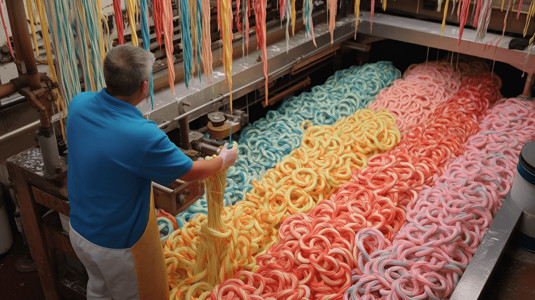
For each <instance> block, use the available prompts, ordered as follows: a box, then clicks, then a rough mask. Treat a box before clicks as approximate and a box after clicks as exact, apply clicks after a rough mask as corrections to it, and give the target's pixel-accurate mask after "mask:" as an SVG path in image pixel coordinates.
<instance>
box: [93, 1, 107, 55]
mask: <svg viewBox="0 0 535 300" xmlns="http://www.w3.org/2000/svg"><path fill="white" fill-rule="evenodd" d="M92 7H93V8H95V7H94V6H92ZM95 9H96V10H97V15H98V19H99V26H98V40H99V43H98V44H99V47H100V65H102V64H104V58H105V57H106V50H105V48H104V39H103V36H104V35H103V34H102V26H100V24H101V23H100V22H102V20H103V16H102V6H100V0H97V7H96V8H95ZM93 15H94V14H93ZM104 20H105V19H104ZM105 23H106V22H105ZM106 26H108V24H106Z"/></svg>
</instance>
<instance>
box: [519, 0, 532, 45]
mask: <svg viewBox="0 0 535 300" xmlns="http://www.w3.org/2000/svg"><path fill="white" fill-rule="evenodd" d="M534 14H535V1H533V0H532V1H531V4H530V5H529V9H528V14H527V15H526V25H525V26H524V32H523V34H522V37H526V34H527V33H528V27H529V22H530V21H531V18H532V17H533V15H534Z"/></svg>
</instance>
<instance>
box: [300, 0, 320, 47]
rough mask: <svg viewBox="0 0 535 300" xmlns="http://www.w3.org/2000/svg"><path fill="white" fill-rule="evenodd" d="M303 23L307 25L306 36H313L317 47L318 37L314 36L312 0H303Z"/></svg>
mask: <svg viewBox="0 0 535 300" xmlns="http://www.w3.org/2000/svg"><path fill="white" fill-rule="evenodd" d="M303 5H304V9H303V22H304V23H305V32H306V35H309V36H310V35H311V36H312V42H313V43H314V46H316V47H317V46H318V45H316V37H315V36H314V24H313V22H312V10H313V9H314V5H313V3H312V0H303Z"/></svg>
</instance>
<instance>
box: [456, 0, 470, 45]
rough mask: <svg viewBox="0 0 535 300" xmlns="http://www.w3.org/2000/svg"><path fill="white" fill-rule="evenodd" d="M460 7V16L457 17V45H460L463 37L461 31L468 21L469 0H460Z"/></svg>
mask: <svg viewBox="0 0 535 300" xmlns="http://www.w3.org/2000/svg"><path fill="white" fill-rule="evenodd" d="M461 1H462V2H461V4H462V7H461V5H459V8H461V15H460V17H459V20H460V22H459V40H458V41H457V44H459V45H460V44H461V39H462V37H463V31H464V26H465V25H466V21H467V20H468V12H469V10H470V0H461Z"/></svg>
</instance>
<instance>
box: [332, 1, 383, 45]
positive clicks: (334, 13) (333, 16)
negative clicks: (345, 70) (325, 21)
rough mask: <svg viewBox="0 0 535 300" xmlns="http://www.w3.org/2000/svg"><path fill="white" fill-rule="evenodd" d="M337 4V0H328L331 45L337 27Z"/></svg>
mask: <svg viewBox="0 0 535 300" xmlns="http://www.w3.org/2000/svg"><path fill="white" fill-rule="evenodd" d="M385 1H386V0H385ZM336 4H337V1H336V0H327V7H328V10H329V32H330V33H331V45H332V43H333V41H334V28H335V26H336V8H337V5H336Z"/></svg>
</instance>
